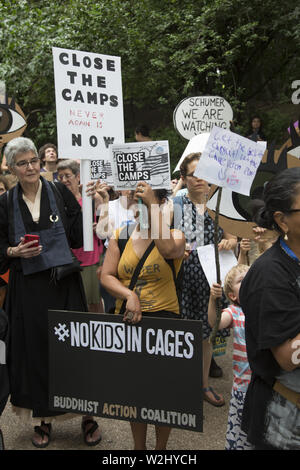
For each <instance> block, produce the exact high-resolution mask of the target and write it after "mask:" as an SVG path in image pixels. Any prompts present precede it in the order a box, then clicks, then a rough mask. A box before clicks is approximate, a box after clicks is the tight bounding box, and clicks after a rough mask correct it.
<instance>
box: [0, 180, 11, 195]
mask: <svg viewBox="0 0 300 470" xmlns="http://www.w3.org/2000/svg"><path fill="white" fill-rule="evenodd" d="M8 190H9V182H8V179H7V177H6V176H5V175H0V195H1V194H3V193H5V192H6V191H8Z"/></svg>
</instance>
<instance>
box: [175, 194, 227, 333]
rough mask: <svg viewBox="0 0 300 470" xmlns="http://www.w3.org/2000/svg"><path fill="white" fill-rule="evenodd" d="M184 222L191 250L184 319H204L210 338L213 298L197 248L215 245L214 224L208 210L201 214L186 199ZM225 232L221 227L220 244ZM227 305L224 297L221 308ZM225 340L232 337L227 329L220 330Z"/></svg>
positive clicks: (185, 279)
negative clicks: (210, 311) (209, 320)
mask: <svg viewBox="0 0 300 470" xmlns="http://www.w3.org/2000/svg"><path fill="white" fill-rule="evenodd" d="M182 200H183V201H182V202H183V219H182V227H181V230H182V231H183V232H184V234H185V238H186V242H187V243H189V244H190V245H191V247H192V251H191V252H190V255H189V257H188V258H187V259H186V260H184V273H183V280H182V299H181V301H182V303H181V314H182V318H184V319H189V320H201V321H202V329H203V339H207V338H209V336H210V333H211V331H212V329H211V327H210V326H209V323H208V317H207V309H208V302H209V296H210V286H209V284H208V282H207V279H206V276H205V273H204V271H203V269H202V266H201V264H200V261H199V257H198V253H197V250H196V247H197V246H201V245H210V244H213V243H214V221H213V220H212V218H211V217H210V216H209V215H208V212H207V211H205V212H204V214H203V215H201V214H199V213H198V211H197V208H196V206H195V204H193V202H192V201H191V200H190V199H189V198H188V197H187V196H183V198H182ZM222 237H223V230H222V229H221V228H219V242H220V241H221V240H222ZM227 306H228V302H227V301H226V299H225V297H223V298H222V302H221V307H222V309H224V308H226V307H227ZM218 334H219V335H220V336H222V337H226V336H229V335H230V332H229V330H228V329H224V330H220V332H219V333H218Z"/></svg>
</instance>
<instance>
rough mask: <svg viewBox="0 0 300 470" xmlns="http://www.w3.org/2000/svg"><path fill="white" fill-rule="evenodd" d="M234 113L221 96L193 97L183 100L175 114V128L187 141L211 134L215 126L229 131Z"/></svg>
mask: <svg viewBox="0 0 300 470" xmlns="http://www.w3.org/2000/svg"><path fill="white" fill-rule="evenodd" d="M232 118H233V111H232V108H231V106H230V104H229V103H228V102H227V101H226V100H225V99H224V98H221V97H220V96H193V97H190V98H185V99H183V100H182V101H181V102H180V103H179V104H178V106H177V107H176V108H175V111H174V113H173V121H174V127H175V129H176V130H177V132H179V134H180V135H181V136H182V137H184V138H185V139H188V140H189V139H191V138H192V137H194V136H195V135H197V134H202V133H203V132H210V131H211V129H212V128H213V127H214V126H218V127H221V128H223V129H229V127H230V121H231V120H232Z"/></svg>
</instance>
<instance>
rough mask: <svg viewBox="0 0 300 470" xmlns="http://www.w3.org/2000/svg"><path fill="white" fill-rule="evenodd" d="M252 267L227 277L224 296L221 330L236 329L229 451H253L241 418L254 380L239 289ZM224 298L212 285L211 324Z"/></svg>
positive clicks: (241, 267) (240, 267)
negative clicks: (217, 301)
mask: <svg viewBox="0 0 300 470" xmlns="http://www.w3.org/2000/svg"><path fill="white" fill-rule="evenodd" d="M248 269H249V266H246V265H242V264H238V265H237V266H234V267H233V268H232V269H231V270H230V271H229V272H228V273H227V275H226V277H225V281H224V293H225V295H226V297H227V298H228V300H229V302H231V304H230V305H229V307H227V308H225V309H224V310H223V311H222V315H221V320H220V325H219V329H222V328H233V385H232V391H231V400H230V404H229V414H228V425H227V432H226V445H225V449H226V450H246V449H248V450H250V449H251V448H252V446H251V444H249V442H247V437H246V435H245V433H244V432H243V431H242V430H241V418H242V411H243V406H244V399H245V395H246V391H247V388H248V385H249V382H250V379H251V370H250V367H249V363H248V358H247V352H246V341H245V316H244V313H243V311H242V309H241V307H240V305H239V290H240V285H241V282H242V280H243V279H244V277H245V275H246V274H247V271H248ZM219 297H222V287H221V286H220V284H213V285H212V287H211V290H210V299H209V304H208V322H209V324H210V326H211V327H213V326H214V324H215V321H216V299H217V298H219Z"/></svg>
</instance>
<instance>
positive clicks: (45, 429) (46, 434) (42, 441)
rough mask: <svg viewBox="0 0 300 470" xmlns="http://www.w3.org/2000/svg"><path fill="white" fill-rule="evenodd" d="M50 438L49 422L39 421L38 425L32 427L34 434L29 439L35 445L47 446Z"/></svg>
mask: <svg viewBox="0 0 300 470" xmlns="http://www.w3.org/2000/svg"><path fill="white" fill-rule="evenodd" d="M50 440H51V423H45V422H44V421H41V424H40V426H35V427H34V435H33V438H32V439H31V442H32V444H33V445H34V446H35V447H39V448H44V447H47V446H48V444H49V442H50Z"/></svg>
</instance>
